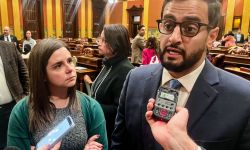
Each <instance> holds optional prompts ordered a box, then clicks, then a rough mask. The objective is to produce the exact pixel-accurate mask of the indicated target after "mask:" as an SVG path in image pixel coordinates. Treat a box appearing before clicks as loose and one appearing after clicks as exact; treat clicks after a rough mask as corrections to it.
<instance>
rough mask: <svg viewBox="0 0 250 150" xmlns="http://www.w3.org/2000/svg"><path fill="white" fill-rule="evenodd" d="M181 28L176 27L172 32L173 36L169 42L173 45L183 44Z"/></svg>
mask: <svg viewBox="0 0 250 150" xmlns="http://www.w3.org/2000/svg"><path fill="white" fill-rule="evenodd" d="M181 40H182V39H181V28H180V26H178V25H177V26H176V27H175V28H174V31H173V32H172V34H171V35H170V37H169V41H170V42H171V43H173V44H174V43H180V42H181Z"/></svg>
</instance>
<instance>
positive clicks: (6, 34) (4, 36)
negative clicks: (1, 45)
mask: <svg viewBox="0 0 250 150" xmlns="http://www.w3.org/2000/svg"><path fill="white" fill-rule="evenodd" d="M0 40H2V41H7V42H13V43H14V44H15V45H16V48H17V49H18V51H19V52H20V53H21V51H20V47H19V42H18V40H17V38H16V36H14V35H10V27H8V26H5V27H4V28H3V34H2V35H0Z"/></svg>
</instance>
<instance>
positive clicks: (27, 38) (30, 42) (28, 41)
mask: <svg viewBox="0 0 250 150" xmlns="http://www.w3.org/2000/svg"><path fill="white" fill-rule="evenodd" d="M26 44H28V45H30V48H31V49H32V48H33V47H34V46H35V45H36V40H34V39H32V37H31V32H30V31H29V30H28V31H26V34H25V40H24V41H23V49H22V53H23V54H24V55H25V56H24V55H23V57H27V58H28V57H29V54H30V50H31V49H30V50H29V52H28V51H27V50H28V48H27V47H26V49H27V50H26V49H25V45H26ZM25 50H26V51H25Z"/></svg>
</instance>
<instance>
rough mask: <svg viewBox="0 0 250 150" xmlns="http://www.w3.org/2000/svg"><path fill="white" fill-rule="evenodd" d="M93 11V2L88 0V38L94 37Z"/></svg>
mask: <svg viewBox="0 0 250 150" xmlns="http://www.w3.org/2000/svg"><path fill="white" fill-rule="evenodd" d="M92 11H93V9H92V0H88V38H92V37H93V12H92Z"/></svg>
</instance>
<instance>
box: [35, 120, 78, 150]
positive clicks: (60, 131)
mask: <svg viewBox="0 0 250 150" xmlns="http://www.w3.org/2000/svg"><path fill="white" fill-rule="evenodd" d="M74 126H75V123H74V121H73V119H72V118H71V117H70V116H67V117H66V118H65V119H64V120H62V121H61V122H60V123H59V124H58V125H56V126H55V127H54V128H53V129H52V130H51V131H50V132H49V133H48V134H47V135H46V136H44V137H43V138H42V139H41V140H40V141H39V142H38V143H37V145H36V149H40V148H42V147H43V146H44V145H49V146H50V147H54V146H55V144H56V143H57V142H59V141H60V140H61V139H62V137H63V136H64V135H65V134H67V133H68V132H69V131H70V130H72V129H73V128H74Z"/></svg>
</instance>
